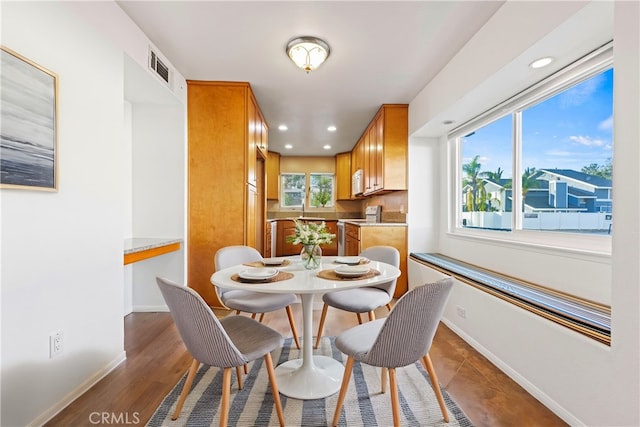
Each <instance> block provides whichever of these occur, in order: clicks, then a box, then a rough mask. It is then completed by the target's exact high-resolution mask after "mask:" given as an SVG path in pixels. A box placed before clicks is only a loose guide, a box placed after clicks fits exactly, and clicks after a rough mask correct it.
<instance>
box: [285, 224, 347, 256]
mask: <svg viewBox="0 0 640 427" xmlns="http://www.w3.org/2000/svg"><path fill="white" fill-rule="evenodd" d="M306 222H312V223H320V222H322V221H306ZM325 226H326V229H327V231H328V232H329V233H331V234H335V235H336V237H335V239H333V241H332V242H331V243H329V244H326V245H320V247H321V248H322V255H326V256H336V255H338V221H337V220H329V221H325ZM277 230H278V237H277V240H276V255H275V256H290V255H300V252H301V251H302V245H294V244H292V243H289V242H287V237H290V236H295V234H296V224H295V222H294V221H293V220H289V219H286V220H282V219H281V220H278V227H277Z"/></svg>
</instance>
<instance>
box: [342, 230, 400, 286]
mask: <svg viewBox="0 0 640 427" xmlns="http://www.w3.org/2000/svg"><path fill="white" fill-rule="evenodd" d="M344 232H345V255H346V256H357V255H358V254H360V252H362V251H363V250H364V249H366V248H369V247H371V246H379V245H384V246H393V247H394V248H396V249H398V251H399V252H400V271H401V272H402V275H401V276H400V277H398V281H397V283H396V290H395V292H394V294H393V296H394V297H395V298H399V297H401V296H402V295H403V294H404V293H406V292H407V290H408V281H407V227H406V226H404V225H397V226H396V225H365V226H362V227H361V226H360V225H356V224H351V223H348V222H347V223H345V229H344Z"/></svg>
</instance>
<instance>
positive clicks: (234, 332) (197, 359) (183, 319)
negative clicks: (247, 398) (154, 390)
mask: <svg viewBox="0 0 640 427" xmlns="http://www.w3.org/2000/svg"><path fill="white" fill-rule="evenodd" d="M156 281H157V283H158V287H159V288H160V291H161V292H162V296H163V297H164V300H165V301H166V303H167V305H168V306H169V311H170V312H171V316H172V317H173V321H174V322H175V324H176V327H177V328H178V332H179V333H180V336H181V337H182V341H183V342H184V344H185V346H186V347H187V350H188V351H189V353H191V356H193V362H192V363H191V367H190V368H189V373H188V374H187V379H186V381H185V383H184V386H183V388H182V392H181V393H180V397H179V399H178V403H177V405H176V409H175V412H174V413H173V415H172V417H171V419H173V420H176V419H177V418H178V417H179V416H180V412H181V411H182V406H183V405H184V401H185V399H186V398H187V395H188V394H189V391H190V390H191V385H192V383H193V380H194V378H195V375H196V372H197V371H198V369H199V368H200V364H201V363H202V364H204V365H208V366H215V367H219V368H223V369H224V371H223V376H222V398H221V401H220V426H226V425H227V419H228V416H229V395H230V392H229V390H230V388H231V368H233V367H235V368H236V373H237V374H238V381H239V382H238V387H239V388H242V385H241V382H240V378H241V377H240V372H239V368H240V366H242V365H246V363H248V362H251V361H252V360H255V359H258V358H260V357H264V361H265V365H266V367H267V373H268V374H269V382H270V383H271V391H272V393H273V400H274V403H275V407H276V413H277V415H278V420H279V422H280V425H281V426H284V414H283V412H282V404H281V402H280V394H279V392H278V385H277V383H276V376H275V371H274V369H273V360H272V359H271V351H273V350H275V349H276V348H278V347H280V346H281V345H282V342H283V338H282V335H280V334H279V333H278V332H276V331H274V330H273V329H271V328H269V327H267V326H265V325H262V324H260V323H259V322H258V321H256V320H253V319H249V318H248V317H244V316H228V317H225V318H224V319H221V320H218V318H217V317H216V316H215V314H214V313H213V311H211V308H210V307H209V306H208V305H207V303H206V302H205V301H204V300H203V299H202V297H201V296H200V295H199V294H198V293H197V292H195V291H194V290H192V289H190V288H188V287H186V286H180V285H178V284H176V283H174V282H171V281H169V280H167V279H164V278H161V277H157V278H156Z"/></svg>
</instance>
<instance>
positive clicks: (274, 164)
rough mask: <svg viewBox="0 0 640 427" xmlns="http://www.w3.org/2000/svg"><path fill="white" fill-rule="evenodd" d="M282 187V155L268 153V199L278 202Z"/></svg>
mask: <svg viewBox="0 0 640 427" xmlns="http://www.w3.org/2000/svg"><path fill="white" fill-rule="evenodd" d="M279 186H280V153H275V152H273V151H269V152H268V153H267V199H269V200H278V198H279V196H278V194H279V190H280V188H279Z"/></svg>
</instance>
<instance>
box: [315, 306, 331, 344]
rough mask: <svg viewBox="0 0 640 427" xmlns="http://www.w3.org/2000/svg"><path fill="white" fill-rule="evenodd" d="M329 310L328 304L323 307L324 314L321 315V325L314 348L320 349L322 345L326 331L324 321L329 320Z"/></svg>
mask: <svg viewBox="0 0 640 427" xmlns="http://www.w3.org/2000/svg"><path fill="white" fill-rule="evenodd" d="M328 309H329V306H328V305H327V304H324V305H323V306H322V314H321V315H320V324H319V325H318V334H317V336H316V345H315V347H314V348H318V346H319V345H320V339H321V338H322V330H323V329H324V321H325V320H326V318H327V310H328Z"/></svg>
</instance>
